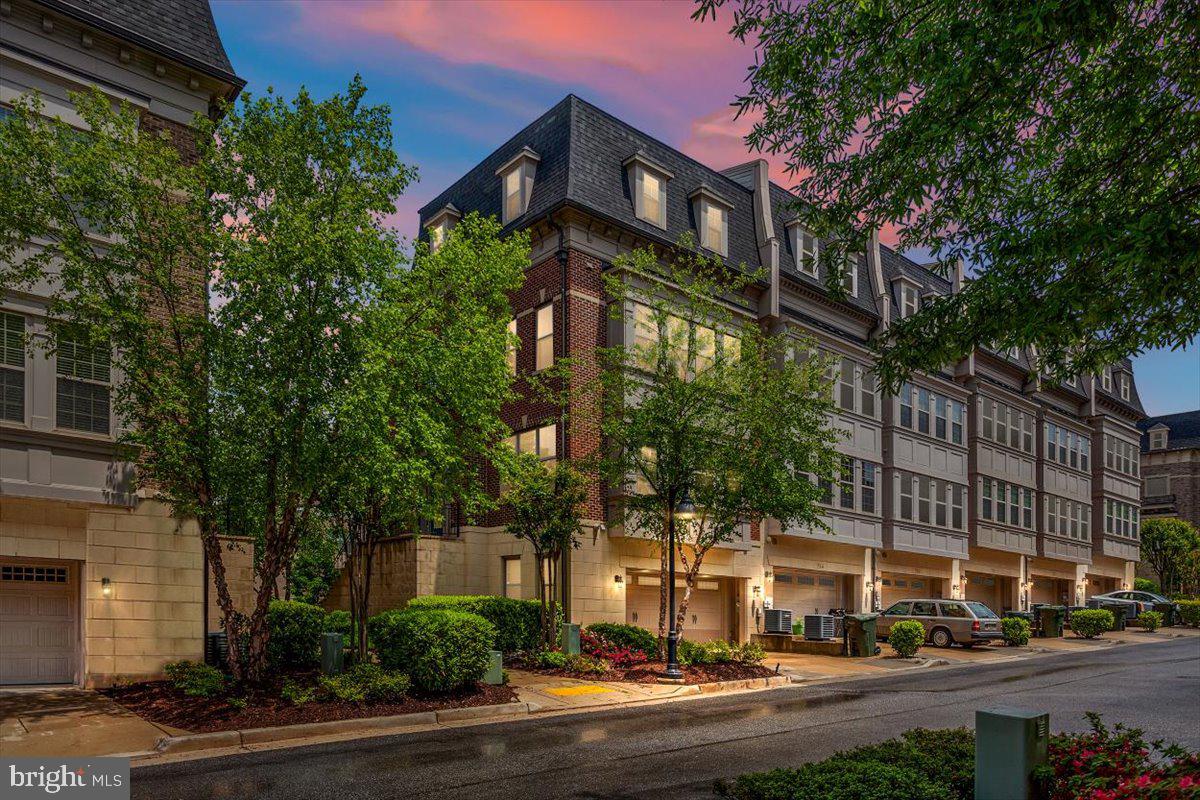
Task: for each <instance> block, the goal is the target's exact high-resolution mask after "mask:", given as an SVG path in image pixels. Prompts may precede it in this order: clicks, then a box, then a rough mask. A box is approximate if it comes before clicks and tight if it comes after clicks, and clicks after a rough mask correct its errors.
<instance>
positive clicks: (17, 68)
mask: <svg viewBox="0 0 1200 800" xmlns="http://www.w3.org/2000/svg"><path fill="white" fill-rule="evenodd" d="M93 86H94V87H99V89H100V90H101V91H102V92H104V93H105V94H106V95H108V96H109V97H111V98H112V99H113V101H114V102H127V103H129V104H131V105H132V106H133V107H134V108H136V109H137V110H138V111H139V112H140V114H141V124H142V125H143V126H144V127H145V128H146V129H148V130H149V129H153V130H163V129H166V130H168V131H170V133H171V134H172V135H173V138H174V141H175V142H176V144H177V145H178V146H179V147H180V148H181V149H182V150H183V151H184V152H185V154H186V152H187V151H188V150H189V149H191V148H193V147H194V139H193V138H192V134H191V128H190V127H189V126H190V125H191V123H192V120H193V117H194V115H195V114H197V113H213V109H214V104H215V102H216V100H217V99H218V98H222V97H224V98H233V97H234V96H236V95H237V94H238V92H239V91H240V89H241V87H242V86H243V81H242V80H241V79H239V78H238V77H237V76H236V75H235V74H234V72H233V69H232V67H231V65H230V63H229V59H228V57H227V56H226V54H225V51H224V49H223V48H222V46H221V40H220V38H219V36H218V34H217V30H216V27H215V25H214V23H213V18H212V14H211V11H210V9H209V6H208V3H207V0H169V1H168V2H161V3H154V4H150V3H145V4H143V3H137V2H129V1H128V0H38V2H33V1H32V0H0V114H3V113H5V109H6V108H7V106H8V104H11V103H12V101H13V99H14V98H15V97H18V96H21V95H23V94H27V93H31V92H37V93H39V94H40V95H41V97H42V100H43V102H44V104H45V110H46V113H47V114H50V115H55V116H59V117H61V118H62V119H63V120H65V121H67V122H69V123H72V124H76V125H82V124H83V123H82V120H80V118H79V116H78V115H77V114H76V113H75V111H74V109H73V107H72V105H71V102H70V99H69V97H68V92H71V91H81V90H84V89H87V88H90V87H93ZM45 244H46V243H45V242H38V241H30V242H28V243H27V247H28V248H30V250H33V249H36V248H39V247H42V246H44V245H45ZM205 290H206V287H205V286H204V285H203V281H202V280H198V281H197V285H196V295H195V304H196V309H197V313H203V312H204V308H205V303H206V300H205ZM47 291H48V289H47V287H45V286H43V287H40V288H39V287H34V288H33V289H32V290H30V291H27V292H26V291H22V292H8V293H2V294H0V685H11V684H23V683H76V684H86V685H95V684H106V683H110V682H112V681H113V680H115V679H117V678H137V677H142V676H148V675H155V674H158V673H160V672H161V668H162V665H163V664H164V663H166V662H167V661H171V660H176V659H179V658H199V657H200V656H201V654H202V652H203V632H204V625H205V620H204V614H205V608H206V601H205V577H204V576H205V565H204V559H203V555H202V553H201V547H200V539H199V536H198V533H197V530H196V527H195V524H194V523H188V522H181V521H178V520H175V519H173V518H171V516H170V514H169V512H168V509H167V508H166V506H164V505H163V504H161V503H157V502H155V501H154V500H153V496H152V494H151V493H148V492H147V491H146V490H144V489H142V490H139V491H137V492H135V491H133V490H132V485H131V481H130V479H131V477H132V466H131V465H130V464H128V463H122V462H121V461H119V460H117V459H116V458H115V456H114V441H115V439H116V437H117V435H118V434H119V431H118V430H117V424H118V421H117V419H116V417H115V416H114V414H113V409H112V406H111V403H110V394H111V387H112V384H113V382H114V381H116V380H119V376H118V375H116V374H114V370H113V369H112V366H111V364H110V354H109V353H106V352H102V351H100V350H98V349H91V348H87V347H84V346H82V345H76V344H75V343H72V342H70V341H64V342H62V347H60V349H59V353H58V355H57V356H56V357H55V356H51V357H45V356H44V355H43V354H42V353H41V352H37V351H36V350H35V351H34V352H30V351H28V350H27V349H26V348H25V346H24V340H25V338H26V337H29V338H30V339H32V340H33V341H34V342H35V343H40V344H44V343H45V342H46V340H47V336H48V331H47V324H46V314H45V307H46V302H45V298H46V293H47ZM231 544H233V543H231ZM229 558H230V560H231V562H232V564H231V570H232V574H233V576H234V578H235V581H236V580H237V578H238V577H239V576H241V577H242V578H243V579H244V578H245V577H246V572H247V566H248V565H249V563H250V561H251V559H252V556H251V555H250V554H248V553H247V552H246V550H245V549H244V548H243V549H242V550H240V551H235V552H231V553H230V555H229ZM245 588H246V586H243V587H242V590H243V591H244V590H245ZM211 616H212V615H211V614H210V617H211Z"/></svg>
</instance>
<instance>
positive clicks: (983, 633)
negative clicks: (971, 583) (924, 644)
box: [875, 599, 1004, 647]
mask: <svg viewBox="0 0 1200 800" xmlns="http://www.w3.org/2000/svg"><path fill="white" fill-rule="evenodd" d="M903 619H915V620H916V621H917V622H920V623H921V624H922V625H924V626H925V639H926V641H928V642H932V643H933V645H934V646H935V647H949V646H951V645H952V644H954V643H955V642H957V643H959V644H961V645H962V646H963V647H974V646H975V645H977V644H979V643H981V642H990V641H996V640H999V639H1003V638H1004V634H1003V633H1002V632H1001V630H1000V617H998V616H996V612H994V611H992V610H991V609H990V608H988V607H987V606H985V605H984V604H983V603H977V602H975V601H974V600H941V599H932V600H901V601H900V602H898V603H893V604H892V605H891V606H889V607H888V608H887V610H886V611H884V612H883V613H882V614H880V615H879V619H878V620H877V621H876V623H875V626H876V627H875V632H876V635H877V636H879V638H881V639H885V640H886V639H887V635H888V632H889V631H891V629H892V626H893V625H895V624H896V623H897V622H899V621H900V620H903Z"/></svg>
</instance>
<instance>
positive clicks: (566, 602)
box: [549, 214, 571, 622]
mask: <svg viewBox="0 0 1200 800" xmlns="http://www.w3.org/2000/svg"><path fill="white" fill-rule="evenodd" d="M549 220H550V225H551V226H552V227H553V228H554V229H555V230H556V231H558V251H557V252H556V253H555V256H556V257H557V258H558V265H559V269H560V274H561V293H560V295H559V296H560V297H562V338H561V341H562V357H563V358H570V356H571V343H570V339H569V338H568V336H569V332H570V330H571V325H570V319H571V311H570V309H571V301H570V295H569V294H568V286H567V261H568V258H567V250H566V247H564V243H565V240H566V234H565V233H564V231H563V227H562V225H560V224H559V223H557V222H555V221H554V215H553V214H551V215H550V217H549ZM568 380H569V379H568ZM569 396H570V395H569V394H568V398H569ZM569 405H570V400H569V399H568V400H566V401H565V402H564V403H563V407H562V411H561V412H560V414H559V425H558V427H559V429H560V430H561V432H562V433H561V434H560V435H561V449H560V450H559V451H558V452H559V459H561V460H563V461H566V460H568V459H569V458H570V455H571V447H570V443H571V437H570V432H569V430H568V424H569V421H568V411H569ZM560 582H561V584H562V586H561V587H560V589H561V592H562V598H561V601H560V602H561V605H562V614H563V621H564V622H570V621H571V548H569V547H568V548H565V549H564V550H563V555H562V580H561V581H560Z"/></svg>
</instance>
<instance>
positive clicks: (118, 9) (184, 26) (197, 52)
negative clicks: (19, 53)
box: [38, 0, 245, 89]
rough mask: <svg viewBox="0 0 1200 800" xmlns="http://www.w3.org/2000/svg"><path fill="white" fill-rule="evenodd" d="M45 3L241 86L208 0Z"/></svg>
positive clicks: (50, 0) (60, 0)
mask: <svg viewBox="0 0 1200 800" xmlns="http://www.w3.org/2000/svg"><path fill="white" fill-rule="evenodd" d="M38 2H40V3H41V4H42V5H43V6H45V7H46V8H49V9H51V10H53V11H57V12H58V13H60V14H63V15H65V16H69V17H72V18H73V19H76V20H78V21H80V22H83V23H85V24H88V25H92V26H94V27H96V28H99V29H101V30H105V31H107V32H109V33H111V34H113V35H115V36H119V37H121V38H124V39H127V40H128V41H130V42H133V43H134V44H137V45H140V46H142V47H144V48H146V49H147V50H151V51H154V52H157V53H159V54H161V55H164V56H167V57H169V58H173V59H176V60H178V61H179V62H181V63H183V64H186V65H188V66H190V67H193V68H196V69H199V70H200V71H202V72H205V73H206V74H209V75H212V76H214V77H217V78H220V79H221V80H224V81H227V82H229V83H232V84H234V85H235V86H236V88H238V89H240V88H241V87H242V86H244V85H245V81H243V80H242V79H241V78H239V77H237V75H236V74H235V73H234V71H233V65H232V64H230V63H229V56H228V55H227V54H226V53H225V47H224V46H223V45H222V44H221V37H220V35H219V34H218V33H217V25H216V22H215V21H214V20H213V15H212V9H211V8H210V7H209V4H208V0H155V2H152V3H151V2H143V1H141V0H38Z"/></svg>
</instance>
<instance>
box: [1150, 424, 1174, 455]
mask: <svg viewBox="0 0 1200 800" xmlns="http://www.w3.org/2000/svg"><path fill="white" fill-rule="evenodd" d="M1169 433H1170V430H1169V429H1168V428H1159V429H1157V430H1153V429H1152V430H1151V431H1150V449H1151V450H1166V449H1167V442H1168V441H1169V439H1170V436H1169Z"/></svg>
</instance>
